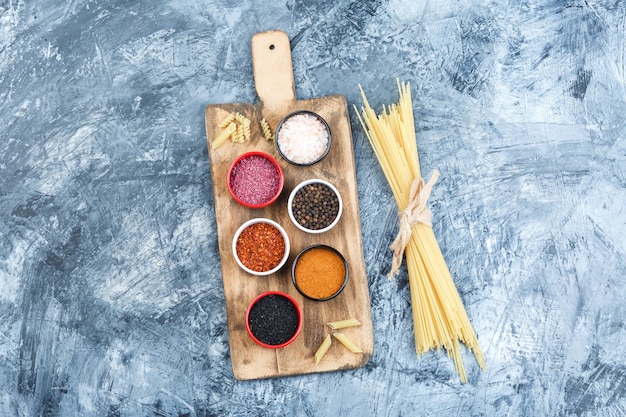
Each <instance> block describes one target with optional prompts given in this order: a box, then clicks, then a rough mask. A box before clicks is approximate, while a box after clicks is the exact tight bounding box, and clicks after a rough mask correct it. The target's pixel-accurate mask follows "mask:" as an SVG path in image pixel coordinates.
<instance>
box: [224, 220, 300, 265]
mask: <svg viewBox="0 0 626 417" xmlns="http://www.w3.org/2000/svg"><path fill="white" fill-rule="evenodd" d="M289 250H290V247H289V237H288V236H287V232H285V229H283V227H282V226H281V225H280V224H278V223H276V222H275V221H273V220H270V219H266V218H262V217H259V218H256V219H252V220H248V221H246V222H245V223H243V224H242V225H241V226H240V227H239V229H237V231H236V232H235V235H234V236H233V255H234V256H235V261H236V262H237V264H238V265H239V266H240V267H241V269H243V270H244V271H246V272H248V273H250V274H253V275H270V274H273V273H274V272H277V271H278V270H279V269H280V268H282V267H283V265H285V263H286V262H287V258H288V257H289Z"/></svg>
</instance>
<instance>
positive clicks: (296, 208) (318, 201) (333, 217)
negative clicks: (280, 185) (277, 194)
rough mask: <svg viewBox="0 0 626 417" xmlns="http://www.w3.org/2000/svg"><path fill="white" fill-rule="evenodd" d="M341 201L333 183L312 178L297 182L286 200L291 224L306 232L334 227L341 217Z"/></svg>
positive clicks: (325, 230)
mask: <svg viewBox="0 0 626 417" xmlns="http://www.w3.org/2000/svg"><path fill="white" fill-rule="evenodd" d="M342 210H343V202H342V201H341V195H340V194H339V191H338V190H337V188H335V186H334V185H333V184H331V183H330V182H328V181H325V180H322V179H319V178H313V179H309V180H305V181H302V182H301V183H300V184H298V185H297V186H296V187H295V188H294V189H293V191H291V194H289V200H288V201H287V211H288V213H289V218H290V219H291V221H292V222H293V224H294V225H295V226H296V227H297V228H298V229H300V230H302V231H304V232H306V233H324V232H327V231H329V230H330V229H332V228H333V227H335V225H336V224H337V223H338V222H339V219H340V218H341V212H342Z"/></svg>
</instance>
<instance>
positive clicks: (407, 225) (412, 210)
mask: <svg viewBox="0 0 626 417" xmlns="http://www.w3.org/2000/svg"><path fill="white" fill-rule="evenodd" d="M438 178H439V171H437V170H434V171H433V173H432V174H431V175H430V179H429V180H428V182H427V183H424V178H422V177H419V178H415V179H414V180H413V182H412V183H411V193H410V194H409V204H408V205H407V207H406V208H405V209H404V210H402V211H400V212H398V217H399V218H400V227H399V230H398V235H397V236H396V238H395V240H394V241H393V242H392V243H391V245H390V246H389V249H391V250H392V251H393V259H392V261H391V271H389V274H388V275H387V278H389V279H393V277H394V276H395V275H396V274H397V273H398V269H399V268H400V264H401V263H402V255H403V253H404V249H405V248H406V246H407V245H408V244H409V240H410V239H411V228H412V227H413V225H415V224H417V223H423V224H425V225H426V226H429V227H432V217H433V215H432V213H431V212H430V210H429V209H428V206H427V203H428V198H429V197H430V193H431V192H432V190H433V186H434V185H435V183H436V182H437V179H438Z"/></svg>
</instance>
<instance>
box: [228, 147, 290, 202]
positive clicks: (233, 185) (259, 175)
mask: <svg viewBox="0 0 626 417" xmlns="http://www.w3.org/2000/svg"><path fill="white" fill-rule="evenodd" d="M227 183H228V191H230V194H231V195H232V196H233V198H234V199H235V201H237V202H238V203H239V204H241V205H243V206H245V207H249V208H261V207H266V206H269V205H270V204H272V203H273V202H274V201H276V199H277V198H278V197H279V196H280V193H281V192H282V191H283V186H284V184H285V176H284V174H283V170H282V168H281V167H280V165H279V164H278V162H277V161H276V159H274V158H273V157H272V156H271V155H269V154H266V153H265V152H259V151H252V152H246V153H244V154H242V155H239V156H238V157H237V159H235V160H234V161H233V163H232V164H231V165H230V168H229V169H228V174H227Z"/></svg>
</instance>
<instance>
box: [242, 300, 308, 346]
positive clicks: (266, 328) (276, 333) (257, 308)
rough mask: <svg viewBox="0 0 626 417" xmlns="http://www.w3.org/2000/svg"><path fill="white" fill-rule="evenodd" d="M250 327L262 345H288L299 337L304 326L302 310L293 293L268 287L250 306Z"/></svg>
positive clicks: (253, 337)
mask: <svg viewBox="0 0 626 417" xmlns="http://www.w3.org/2000/svg"><path fill="white" fill-rule="evenodd" d="M246 330H247V331H248V335H250V338H252V340H254V342H256V343H257V344H258V345H260V346H263V347H266V348H272V349H278V348H282V347H285V346H287V345H289V344H290V343H291V342H293V341H294V340H296V337H298V334H299V333H300V330H302V310H301V309H300V306H299V305H298V303H297V302H296V300H295V299H294V298H293V297H291V296H290V295H289V294H286V293H284V292H280V291H266V292H264V293H262V294H260V295H258V296H257V297H256V298H255V299H254V300H252V302H251V303H250V305H249V306H248V310H247V311H246Z"/></svg>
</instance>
